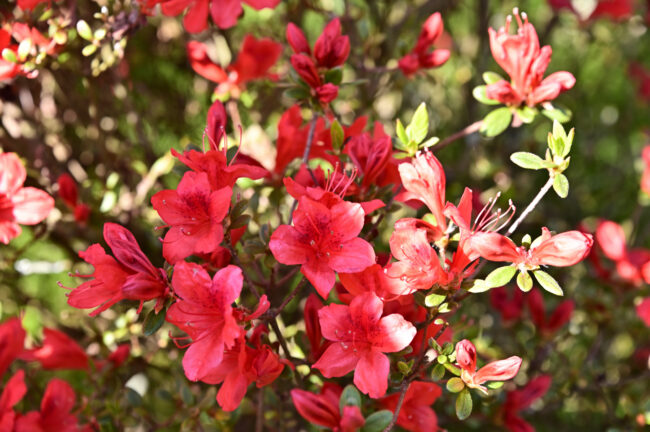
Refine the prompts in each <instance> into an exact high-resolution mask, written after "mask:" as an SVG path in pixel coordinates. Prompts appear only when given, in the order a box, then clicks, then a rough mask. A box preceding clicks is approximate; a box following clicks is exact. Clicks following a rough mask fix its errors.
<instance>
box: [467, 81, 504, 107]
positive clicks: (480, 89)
mask: <svg viewBox="0 0 650 432" xmlns="http://www.w3.org/2000/svg"><path fill="white" fill-rule="evenodd" d="M472 96H474V99H476V100H477V101H479V102H481V103H482V104H485V105H499V104H500V103H501V102H499V101H498V100H494V99H490V98H489V97H487V94H486V87H485V86H484V85H481V86H477V87H474V90H472Z"/></svg>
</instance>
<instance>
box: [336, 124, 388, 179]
mask: <svg viewBox="0 0 650 432" xmlns="http://www.w3.org/2000/svg"><path fill="white" fill-rule="evenodd" d="M383 132H384V131H383V129H382V127H381V125H380V124H378V123H377V124H376V125H375V134H374V136H371V135H370V134H369V133H364V134H361V135H357V136H354V137H352V138H350V140H348V142H347V143H346V145H345V149H344V151H343V152H344V153H345V154H347V155H348V156H350V159H351V160H352V163H353V164H354V166H355V167H357V169H358V170H359V173H360V175H361V186H362V187H363V188H368V187H370V186H371V185H373V184H374V185H378V186H384V185H385V184H386V183H385V182H382V181H381V179H383V177H386V178H389V175H387V173H386V171H387V170H390V169H391V168H392V169H393V171H395V168H396V166H395V165H393V164H390V163H389V162H390V161H391V159H392V155H393V144H392V142H391V139H390V137H389V136H388V135H386V134H385V133H383ZM390 180H395V178H394V177H393V178H391V179H390ZM398 181H399V180H398ZM391 183H393V182H391Z"/></svg>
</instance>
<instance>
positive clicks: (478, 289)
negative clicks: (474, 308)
mask: <svg viewBox="0 0 650 432" xmlns="http://www.w3.org/2000/svg"><path fill="white" fill-rule="evenodd" d="M469 283H471V285H470V286H469V287H468V288H467V291H469V292H471V293H472V294H478V293H482V292H485V291H487V290H489V289H490V288H492V287H491V286H490V285H488V284H486V283H485V281H484V280H482V279H474V280H473V281H469Z"/></svg>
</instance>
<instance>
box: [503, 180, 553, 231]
mask: <svg viewBox="0 0 650 432" xmlns="http://www.w3.org/2000/svg"><path fill="white" fill-rule="evenodd" d="M551 186H553V177H549V178H548V180H547V181H546V184H544V186H542V188H541V189H540V190H539V192H537V195H536V196H535V198H533V200H532V201H531V202H530V204H528V207H526V209H524V211H523V213H522V214H521V215H520V216H519V218H518V219H517V220H516V221H514V223H513V224H512V225H510V228H508V232H507V233H506V234H507V235H508V236H510V235H512V233H514V232H515V230H516V229H517V227H518V226H519V224H520V223H522V222H523V221H524V219H526V216H528V215H529V214H530V212H532V211H533V210H534V209H535V207H537V204H539V202H540V201H541V200H542V198H544V195H546V192H548V191H549V189H551Z"/></svg>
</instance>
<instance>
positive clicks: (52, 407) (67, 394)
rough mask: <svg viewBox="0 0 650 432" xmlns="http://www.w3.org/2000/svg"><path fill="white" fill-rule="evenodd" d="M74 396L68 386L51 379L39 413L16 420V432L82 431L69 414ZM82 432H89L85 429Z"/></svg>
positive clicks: (72, 406) (56, 379) (28, 414)
mask: <svg viewBox="0 0 650 432" xmlns="http://www.w3.org/2000/svg"><path fill="white" fill-rule="evenodd" d="M75 398H76V397H75V394H74V390H73V389H72V387H70V384H68V383H67V382H65V381H63V380H61V379H58V378H54V379H52V380H51V381H50V382H49V384H48V385H47V388H46V389H45V394H44V395H43V399H42V401H41V410H40V411H30V412H28V413H27V414H25V415H24V416H22V417H20V418H18V420H16V429H15V431H16V432H41V431H42V432H45V431H62V432H77V431H80V430H82V428H81V427H80V426H79V423H78V422H77V418H76V417H75V416H74V415H72V414H71V413H70V411H72V408H74V404H75ZM84 430H91V429H90V428H86V429H84Z"/></svg>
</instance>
